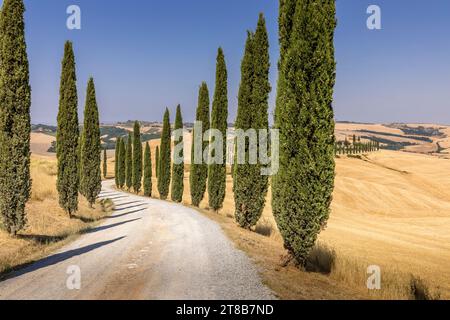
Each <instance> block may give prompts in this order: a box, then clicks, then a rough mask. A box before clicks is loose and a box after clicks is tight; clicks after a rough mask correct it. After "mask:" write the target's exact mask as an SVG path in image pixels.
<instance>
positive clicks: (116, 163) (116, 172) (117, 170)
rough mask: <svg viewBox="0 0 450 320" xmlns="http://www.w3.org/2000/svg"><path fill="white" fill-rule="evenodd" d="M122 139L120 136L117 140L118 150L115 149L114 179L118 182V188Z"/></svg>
mask: <svg viewBox="0 0 450 320" xmlns="http://www.w3.org/2000/svg"><path fill="white" fill-rule="evenodd" d="M120 140H121V138H120V137H118V138H117V140H116V150H115V151H114V181H115V183H116V187H117V188H118V187H119V185H120V183H119V153H120Z"/></svg>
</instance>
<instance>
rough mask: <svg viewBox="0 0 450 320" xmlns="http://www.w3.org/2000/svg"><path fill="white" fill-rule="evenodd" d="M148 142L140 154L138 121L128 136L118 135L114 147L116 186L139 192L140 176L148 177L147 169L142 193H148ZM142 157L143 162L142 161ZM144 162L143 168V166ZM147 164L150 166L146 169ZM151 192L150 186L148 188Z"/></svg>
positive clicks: (149, 162) (140, 186) (140, 144)
mask: <svg viewBox="0 0 450 320" xmlns="http://www.w3.org/2000/svg"><path fill="white" fill-rule="evenodd" d="M147 149H149V147H148V143H147V146H146V150H145V154H144V156H143V155H142V142H141V128H140V124H139V122H138V121H135V123H134V126H133V134H131V132H130V133H129V134H128V137H127V138H126V139H125V137H118V138H117V141H116V149H115V154H116V155H115V167H114V170H115V183H116V187H117V188H124V187H126V188H127V189H128V190H129V191H130V190H131V189H133V191H134V192H136V193H139V192H140V191H141V188H142V176H143V175H144V177H146V179H148V171H150V178H149V179H150V181H147V180H145V181H144V193H148V192H149V189H148V184H149V183H150V186H151V159H150V161H148V157H150V150H147ZM143 157H144V163H143ZM143 164H144V168H143ZM147 166H150V168H149V169H148V168H147ZM150 194H151V188H150Z"/></svg>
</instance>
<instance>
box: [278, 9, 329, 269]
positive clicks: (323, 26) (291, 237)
mask: <svg viewBox="0 0 450 320" xmlns="http://www.w3.org/2000/svg"><path fill="white" fill-rule="evenodd" d="M280 8H281V9H282V10H284V12H282V13H280V16H282V17H284V19H285V20H282V21H280V42H281V46H282V48H284V49H285V51H284V52H282V55H281V58H280V63H279V82H278V92H277V94H278V97H277V105H276V111H275V128H277V129H279V133H280V144H279V145H280V166H279V171H278V173H277V175H275V176H274V177H273V179H272V186H273V199H272V206H273V212H274V216H275V219H276V221H277V224H278V227H279V230H280V232H281V235H282V237H283V239H284V246H285V248H286V249H287V250H288V251H289V252H290V253H291V255H292V256H293V257H294V258H295V259H296V261H297V262H298V263H299V264H300V265H304V264H305V261H306V258H307V256H308V254H309V252H310V250H311V248H312V247H313V245H314V243H315V241H316V239H317V235H318V234H319V232H320V230H321V229H322V228H324V227H325V226H326V222H327V220H328V217H329V213H330V204H331V199H332V192H333V189H334V176H335V163H334V150H333V147H334V141H335V138H334V113H333V109H332V99H333V88H334V83H335V70H336V65H335V60H334V46H333V38H334V30H335V27H336V20H335V15H336V13H335V0H325V1H318V0H309V1H307V0H281V1H280ZM293 8H295V10H292V9H293ZM284 21H291V22H292V23H289V24H287V25H288V26H289V28H286V23H285V22H284ZM286 29H288V30H289V31H288V32H287V33H286V31H285V30H286Z"/></svg>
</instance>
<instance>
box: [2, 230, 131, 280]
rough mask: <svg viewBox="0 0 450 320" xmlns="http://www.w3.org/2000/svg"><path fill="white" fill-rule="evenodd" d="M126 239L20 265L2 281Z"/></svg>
mask: <svg viewBox="0 0 450 320" xmlns="http://www.w3.org/2000/svg"><path fill="white" fill-rule="evenodd" d="M124 238H125V237H120V238H117V239H113V240H109V241H103V242H98V243H95V244H91V245H89V246H86V247H83V248H78V249H74V250H69V251H66V252H61V253H57V254H54V255H51V256H49V257H47V258H44V259H42V260H39V261H37V262H34V263H32V264H30V263H27V264H23V265H20V266H18V267H17V268H16V269H17V271H14V272H12V273H10V274H9V275H6V276H5V277H4V278H2V279H1V280H2V281H4V280H9V279H14V278H17V277H20V276H22V275H24V274H27V273H29V272H33V271H36V270H39V269H42V268H46V267H48V266H52V265H55V264H57V263H60V262H63V261H65V260H68V259H70V258H73V257H75V256H80V255H82V254H85V253H88V252H90V251H93V250H95V249H98V248H101V247H104V246H106V245H109V244H112V243H114V242H116V241H119V240H122V239H124Z"/></svg>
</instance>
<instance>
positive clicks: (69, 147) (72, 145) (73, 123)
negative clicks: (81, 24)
mask: <svg viewBox="0 0 450 320" xmlns="http://www.w3.org/2000/svg"><path fill="white" fill-rule="evenodd" d="M76 81H77V77H76V71H75V56H74V53H73V48H72V43H71V42H69V41H67V42H66V44H65V47H64V58H63V60H62V72H61V83H60V89H59V111H58V120H57V123H58V125H57V130H56V157H57V159H58V177H57V183H56V186H57V190H58V195H59V205H60V207H61V208H62V209H64V211H65V212H66V213H68V214H69V216H72V213H73V212H76V211H77V210H78V189H79V183H80V175H79V172H78V166H79V145H78V143H79V137H80V132H79V123H78V97H77V84H76Z"/></svg>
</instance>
